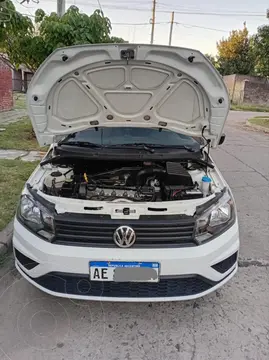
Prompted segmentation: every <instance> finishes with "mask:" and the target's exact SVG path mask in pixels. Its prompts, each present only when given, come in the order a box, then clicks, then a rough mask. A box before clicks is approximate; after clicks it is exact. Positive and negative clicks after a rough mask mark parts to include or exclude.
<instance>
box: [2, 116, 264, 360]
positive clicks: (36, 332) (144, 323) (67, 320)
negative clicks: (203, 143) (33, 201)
mask: <svg viewBox="0 0 269 360" xmlns="http://www.w3.org/2000/svg"><path fill="white" fill-rule="evenodd" d="M251 116H255V115H252V114H251ZM248 117H249V115H248V114H247V113H242V112H231V113H230V115H229V119H228V122H227V125H226V129H225V132H226V134H227V139H226V142H225V144H223V145H222V146H221V147H220V148H219V149H218V150H214V152H213V157H214V158H215V160H217V164H218V166H219V168H220V169H221V170H222V173H223V175H224V176H225V178H226V179H227V181H228V182H229V184H230V186H231V187H232V189H233V192H234V195H235V198H236V201H237V207H238V214H239V222H240V231H241V244H242V245H241V259H242V260H241V262H240V265H241V266H240V268H239V272H238V274H237V276H236V277H235V278H234V279H233V280H232V281H231V282H230V283H229V284H227V285H226V286H225V287H224V288H222V289H221V290H220V291H218V292H216V293H214V294H212V295H210V296H208V297H206V298H203V299H199V300H197V301H188V302H181V303H153V304H144V303H142V304H135V303H131V304H128V303H127V304H124V303H100V302H83V301H73V300H68V299H60V298H52V297H50V296H48V295H46V294H43V293H41V292H40V291H38V290H36V289H35V288H34V287H33V286H31V285H30V284H28V283H27V282H26V281H24V280H23V279H22V278H21V277H20V275H18V273H17V272H16V270H14V267H13V259H12V255H10V258H9V259H8V260H7V261H6V262H5V265H4V267H2V269H0V273H2V276H1V280H0V323H1V326H0V359H1V360H44V359H46V360H85V359H91V360H123V359H126V360H140V359H143V360H153V359H154V360H176V359H177V360H178V359H180V360H217V359H218V360H268V358H269V355H268V354H269V281H268V275H269V268H268V267H269V241H268V240H269V186H268V185H269V135H268V134H267V135H266V134H262V133H259V132H256V131H253V130H247V129H245V127H244V122H245V120H246V119H247V118H248ZM251 264H255V266H253V265H251Z"/></svg>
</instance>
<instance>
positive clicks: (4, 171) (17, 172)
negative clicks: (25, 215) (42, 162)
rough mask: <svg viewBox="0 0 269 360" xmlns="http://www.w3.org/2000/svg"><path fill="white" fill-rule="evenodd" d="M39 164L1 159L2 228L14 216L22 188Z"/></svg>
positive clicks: (0, 217)
mask: <svg viewBox="0 0 269 360" xmlns="http://www.w3.org/2000/svg"><path fill="white" fill-rule="evenodd" d="M37 164H38V161H36V162H24V161H21V160H0V230H2V229H3V228H4V227H5V226H6V225H7V224H8V223H9V221H10V220H11V219H12V217H13V216H14V214H15V211H16V206H17V203H18V200H19V196H20V193H21V190H22V188H23V186H24V184H25V182H26V181H27V179H28V178H29V176H30V174H31V173H32V172H33V170H34V169H35V167H36V166H37Z"/></svg>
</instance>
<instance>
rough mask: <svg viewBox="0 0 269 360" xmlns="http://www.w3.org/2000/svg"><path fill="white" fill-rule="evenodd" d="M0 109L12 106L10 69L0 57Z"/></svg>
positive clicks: (4, 109)
mask: <svg viewBox="0 0 269 360" xmlns="http://www.w3.org/2000/svg"><path fill="white" fill-rule="evenodd" d="M0 79H1V81H0V111H8V110H11V109H12V107H13V92H12V70H11V68H10V67H9V66H8V65H7V64H6V63H5V62H4V61H3V60H1V59H0Z"/></svg>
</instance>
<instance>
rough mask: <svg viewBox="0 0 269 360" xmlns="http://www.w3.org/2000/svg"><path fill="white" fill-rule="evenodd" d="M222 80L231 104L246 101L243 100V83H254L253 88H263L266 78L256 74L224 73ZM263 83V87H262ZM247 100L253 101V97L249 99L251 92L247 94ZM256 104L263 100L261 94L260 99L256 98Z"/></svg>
mask: <svg viewBox="0 0 269 360" xmlns="http://www.w3.org/2000/svg"><path fill="white" fill-rule="evenodd" d="M223 81H224V83H225V85H226V87H227V89H228V92H229V96H230V100H231V102H232V103H233V104H242V103H244V102H246V100H245V86H246V85H245V84H247V83H248V84H249V83H251V84H254V85H253V88H255V89H256V88H257V89H258V88H260V89H264V88H266V85H265V84H267V79H266V78H262V77H258V76H250V75H235V74H233V75H226V76H223ZM264 85H265V87H264ZM249 88H250V87H249ZM247 98H248V100H247V101H248V102H249V103H251V104H252V103H253V104H254V102H253V101H255V99H254V97H253V99H251V94H250V93H249V94H248V95H247ZM257 101H258V102H257V105H258V104H260V103H263V102H264V99H263V96H261V99H257Z"/></svg>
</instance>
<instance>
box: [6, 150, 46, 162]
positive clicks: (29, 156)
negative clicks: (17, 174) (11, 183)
mask: <svg viewBox="0 0 269 360" xmlns="http://www.w3.org/2000/svg"><path fill="white" fill-rule="evenodd" d="M45 154H46V153H45V152H44V151H25V150H3V149H0V159H9V160H15V159H19V160H22V161H40V160H41V159H42V158H43V157H44V156H45Z"/></svg>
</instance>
